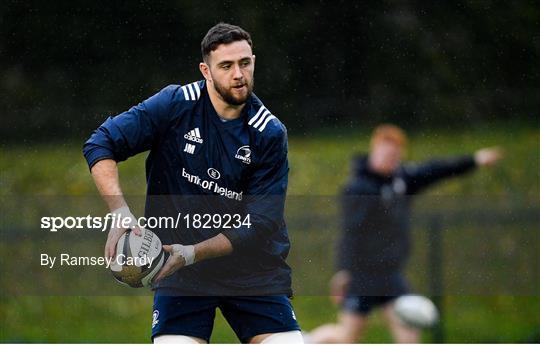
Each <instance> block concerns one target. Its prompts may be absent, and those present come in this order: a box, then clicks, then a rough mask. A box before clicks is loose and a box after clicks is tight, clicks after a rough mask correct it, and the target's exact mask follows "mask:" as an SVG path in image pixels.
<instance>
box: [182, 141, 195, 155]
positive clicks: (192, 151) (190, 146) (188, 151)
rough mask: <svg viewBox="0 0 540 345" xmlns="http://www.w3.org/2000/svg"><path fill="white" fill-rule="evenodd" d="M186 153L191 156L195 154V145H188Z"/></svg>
mask: <svg viewBox="0 0 540 345" xmlns="http://www.w3.org/2000/svg"><path fill="white" fill-rule="evenodd" d="M184 152H187V153H191V154H193V153H195V145H193V144H190V143H186V147H184Z"/></svg>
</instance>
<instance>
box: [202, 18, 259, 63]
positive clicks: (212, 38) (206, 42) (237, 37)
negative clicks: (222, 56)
mask: <svg viewBox="0 0 540 345" xmlns="http://www.w3.org/2000/svg"><path fill="white" fill-rule="evenodd" d="M236 41H247V43H248V44H249V46H250V47H252V48H253V42H251V36H250V35H249V32H247V31H246V30H244V29H242V28H241V27H239V26H236V25H231V24H227V23H219V24H216V25H214V26H213V27H212V28H210V30H208V32H207V33H206V36H204V38H203V40H202V42H201V53H202V58H203V60H204V61H206V58H207V57H208V56H209V55H210V52H212V51H214V50H216V49H217V47H218V46H219V45H220V44H229V43H232V42H236Z"/></svg>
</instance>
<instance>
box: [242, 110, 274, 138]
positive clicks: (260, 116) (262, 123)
mask: <svg viewBox="0 0 540 345" xmlns="http://www.w3.org/2000/svg"><path fill="white" fill-rule="evenodd" d="M275 118H276V117H275V116H274V115H272V114H270V110H268V109H266V107H265V106H264V105H262V106H261V107H260V108H259V111H257V114H255V116H253V117H252V118H251V120H249V122H248V125H250V126H253V127H255V128H257V129H258V130H259V132H262V131H263V130H264V129H265V128H266V125H267V124H268V122H270V121H271V120H272V119H275Z"/></svg>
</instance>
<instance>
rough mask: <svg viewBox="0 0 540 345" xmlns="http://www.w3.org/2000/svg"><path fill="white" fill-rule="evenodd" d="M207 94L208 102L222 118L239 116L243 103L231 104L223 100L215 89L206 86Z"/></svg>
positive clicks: (228, 118)
mask: <svg viewBox="0 0 540 345" xmlns="http://www.w3.org/2000/svg"><path fill="white" fill-rule="evenodd" d="M208 95H209V96H210V102H212V106H213V107H214V110H215V111H216V113H217V114H218V116H219V117H221V118H222V119H224V120H228V121H230V120H234V119H237V118H239V117H240V115H241V114H242V109H244V106H245V103H244V104H242V105H232V104H229V103H227V102H225V101H224V100H223V99H222V98H221V97H219V95H218V94H217V92H216V91H215V90H213V89H212V88H210V87H209V88H208Z"/></svg>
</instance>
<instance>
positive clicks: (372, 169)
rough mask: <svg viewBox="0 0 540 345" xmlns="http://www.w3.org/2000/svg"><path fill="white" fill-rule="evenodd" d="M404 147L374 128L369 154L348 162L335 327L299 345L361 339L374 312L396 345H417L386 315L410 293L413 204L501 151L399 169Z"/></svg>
mask: <svg viewBox="0 0 540 345" xmlns="http://www.w3.org/2000/svg"><path fill="white" fill-rule="evenodd" d="M406 143H407V137H406V134H405V132H404V131H403V130H402V129H400V128H398V127H396V126H394V125H380V126H379V127H377V128H376V129H375V130H374V132H373V135H372V138H371V150H370V153H369V155H367V156H366V155H359V156H357V157H355V158H354V159H353V162H352V167H353V168H352V174H351V176H350V179H349V181H348V183H347V184H346V185H345V187H344V189H343V198H342V213H343V214H342V224H343V226H342V230H343V233H342V237H341V241H340V242H339V246H338V251H337V254H338V260H337V261H338V271H337V273H335V275H334V276H333V278H332V280H331V282H330V285H331V295H332V298H333V300H334V302H336V303H339V304H340V305H341V312H340V313H339V316H338V323H336V324H327V325H323V326H320V327H318V328H316V329H315V330H313V331H312V332H310V333H309V334H307V336H306V342H313V343H354V342H356V341H358V340H361V338H362V335H363V333H364V330H365V327H366V324H367V321H368V317H369V315H370V313H371V312H372V311H373V309H375V308H379V307H380V308H381V309H382V310H383V314H384V316H385V320H386V321H387V324H388V326H389V328H390V331H391V333H392V336H393V338H394V340H395V341H396V342H398V343H418V342H419V341H420V332H419V330H417V329H414V328H411V327H408V326H406V325H404V324H403V323H402V322H400V320H398V318H397V316H396V315H395V314H394V312H393V308H392V302H393V301H394V299H396V298H397V297H399V296H401V295H404V294H408V293H410V289H409V286H408V284H407V281H406V280H405V277H404V275H403V271H404V268H405V264H406V262H407V259H408V257H409V252H410V225H409V220H410V212H411V211H410V207H411V201H412V197H413V196H414V195H416V194H418V193H420V192H421V191H423V190H425V188H426V187H428V186H430V185H432V184H433V183H435V182H437V181H440V180H442V179H446V178H450V177H453V176H457V175H461V174H464V173H466V172H468V171H471V170H472V169H474V168H475V167H479V166H490V165H493V164H495V163H496V162H497V161H499V160H500V159H501V152H500V150H498V149H496V148H485V149H481V150H478V151H477V152H476V153H475V154H474V155H465V156H461V157H454V158H447V159H438V160H430V161H427V162H424V163H421V164H411V163H404V162H402V158H403V155H404V151H405V149H406Z"/></svg>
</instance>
